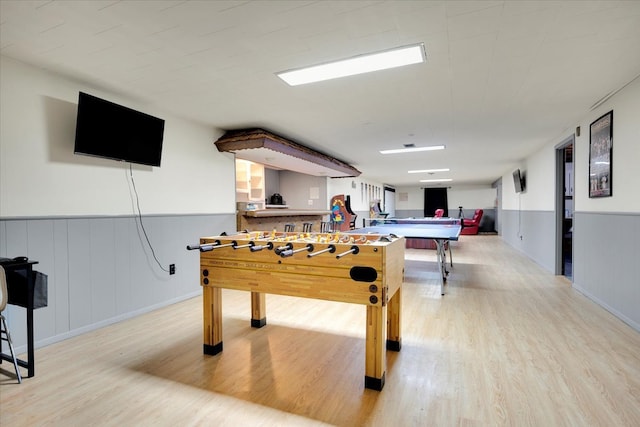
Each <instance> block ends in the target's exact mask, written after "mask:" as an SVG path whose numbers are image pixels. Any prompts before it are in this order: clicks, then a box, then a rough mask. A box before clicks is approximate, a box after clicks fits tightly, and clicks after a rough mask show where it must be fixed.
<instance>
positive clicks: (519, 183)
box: [513, 169, 524, 193]
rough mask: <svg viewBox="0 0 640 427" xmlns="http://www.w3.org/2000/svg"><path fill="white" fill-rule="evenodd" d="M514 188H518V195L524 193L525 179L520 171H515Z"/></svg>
mask: <svg viewBox="0 0 640 427" xmlns="http://www.w3.org/2000/svg"><path fill="white" fill-rule="evenodd" d="M513 186H514V187H515V188H516V193H522V192H523V191H524V177H523V176H522V174H521V173H520V169H516V170H514V171H513Z"/></svg>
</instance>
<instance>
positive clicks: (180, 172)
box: [0, 57, 235, 218]
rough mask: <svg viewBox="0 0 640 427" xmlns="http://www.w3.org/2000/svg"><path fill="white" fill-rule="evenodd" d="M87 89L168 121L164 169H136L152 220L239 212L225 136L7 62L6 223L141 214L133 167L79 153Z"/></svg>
mask: <svg viewBox="0 0 640 427" xmlns="http://www.w3.org/2000/svg"><path fill="white" fill-rule="evenodd" d="M79 91H85V92H88V93H91V94H94V95H96V96H98V97H101V98H105V99H108V100H110V101H113V102H116V103H119V104H123V105H125V106H127V107H130V108H133V109H137V110H141V111H143V112H145V113H148V114H151V115H154V116H157V117H160V118H163V119H165V133H164V142H163V153H162V164H161V167H159V168H152V167H147V166H138V165H135V166H134V167H133V176H134V179H135V182H136V187H137V189H138V193H139V195H140V203H141V208H142V211H143V213H144V214H166V213H179V214H184V213H224V212H233V211H234V209H235V206H234V200H235V189H234V181H233V176H234V161H233V156H230V155H227V154H221V153H219V152H218V151H217V149H216V148H215V146H214V144H213V142H214V141H215V139H217V137H218V136H219V135H221V134H222V131H221V130H217V129H212V128H208V127H205V126H202V125H199V124H195V123H190V122H187V121H185V120H182V119H179V118H177V117H174V116H171V115H170V114H167V113H166V112H163V111H160V110H157V109H155V108H154V107H153V106H149V105H144V104H142V103H140V102H137V101H135V100H133V99H129V98H126V97H124V96H121V95H116V94H113V93H108V92H105V91H104V90H100V89H97V88H93V87H88V86H86V85H84V84H80V83H78V82H74V81H71V80H68V79H65V78H63V77H61V76H57V75H54V74H51V73H46V72H45V71H43V70H40V69H37V68H34V67H31V66H28V65H26V64H23V63H20V62H17V61H14V60H12V59H10V58H6V57H0V94H1V97H0V112H1V114H0V218H8V217H37V216H76V215H128V214H133V213H134V211H133V205H132V199H131V194H130V189H129V185H130V183H129V179H128V173H129V170H128V163H123V162H116V161H113V160H106V159H98V158H93V157H87V156H79V155H74V154H73V147H74V138H75V123H76V113H77V103H78V92H79ZM224 182H227V183H228V185H220V183H224Z"/></svg>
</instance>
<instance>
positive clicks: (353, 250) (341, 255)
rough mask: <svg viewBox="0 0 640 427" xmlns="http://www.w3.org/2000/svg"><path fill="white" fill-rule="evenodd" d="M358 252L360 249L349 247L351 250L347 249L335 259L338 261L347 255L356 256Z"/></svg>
mask: <svg viewBox="0 0 640 427" xmlns="http://www.w3.org/2000/svg"><path fill="white" fill-rule="evenodd" d="M358 252H360V248H359V247H358V246H356V245H353V246H351V249H349V250H348V251H346V252H342V253H341V254H338V255H336V259H340V258H342V257H343V256H345V255H349V254H354V255H357V254H358Z"/></svg>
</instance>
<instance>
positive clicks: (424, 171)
mask: <svg viewBox="0 0 640 427" xmlns="http://www.w3.org/2000/svg"><path fill="white" fill-rule="evenodd" d="M449 170H450V169H449V168H446V169H422V170H418V171H408V172H407V173H435V172H449Z"/></svg>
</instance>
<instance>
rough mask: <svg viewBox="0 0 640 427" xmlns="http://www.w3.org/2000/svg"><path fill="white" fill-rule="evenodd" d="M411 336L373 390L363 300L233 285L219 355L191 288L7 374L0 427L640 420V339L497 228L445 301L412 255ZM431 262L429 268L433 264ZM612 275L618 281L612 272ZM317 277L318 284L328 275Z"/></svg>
mask: <svg viewBox="0 0 640 427" xmlns="http://www.w3.org/2000/svg"><path fill="white" fill-rule="evenodd" d="M406 258H407V261H406V270H405V284H404V288H403V292H404V294H403V310H404V311H403V318H402V322H403V323H402V333H403V342H402V344H403V346H402V350H401V351H400V352H399V353H394V352H388V353H387V355H388V369H387V377H386V385H385V387H384V390H383V391H382V392H376V391H372V390H368V389H365V388H364V333H365V330H364V324H365V309H364V307H362V306H358V305H350V304H342V303H333V302H323V301H316V300H308V299H299V298H293V297H281V296H271V295H269V296H267V322H268V324H267V326H266V327H265V328H262V329H253V328H251V327H250V324H249V316H250V299H249V294H247V293H243V292H239V291H223V311H224V351H223V352H222V353H221V354H220V355H218V356H205V355H203V354H202V307H201V299H200V298H194V299H192V300H188V301H185V302H182V303H179V304H175V305H172V306H170V307H167V308H164V309H161V310H157V311H155V312H153V313H149V314H146V315H143V316H140V317H137V318H135V319H132V320H128V321H125V322H122V323H119V324H116V325H112V326H109V327H106V328H103V329H100V330H98V331H94V332H91V333H87V334H85V335H82V336H79V337H76V338H73V339H69V340H67V341H64V342H60V343H57V344H54V345H50V346H48V347H45V348H42V349H38V350H37V351H36V361H37V363H36V376H35V377H34V378H28V379H25V380H24V382H23V384H22V385H18V384H17V383H16V381H15V378H14V377H12V376H11V375H10V373H11V365H10V364H9V363H7V362H4V363H3V364H2V369H1V372H0V425H1V426H3V427H4V426H40V425H53V426H88V425H99V426H102V425H107V426H116V425H117V426H151V425H153V426H200V425H202V426H209V425H211V426H244V425H250V426H289V425H295V426H299V425H301V426H305V425H323V424H325V425H339V426H360V425H363V426H426V425H430V426H431V425H432V426H459V425H464V426H495V425H512V426H525V425H533V426H607V427H609V426H639V425H640V334H639V333H638V332H636V331H634V330H633V329H631V328H630V327H629V326H627V325H625V324H624V323H623V322H621V321H620V320H618V319H617V318H615V317H614V316H612V315H611V314H610V313H608V312H607V311H605V310H603V309H602V308H600V307H598V306H596V305H595V304H594V303H592V302H591V301H590V300H588V299H587V298H585V297H584V296H582V295H580V294H579V293H577V292H575V291H573V290H572V289H571V285H570V283H569V282H568V281H567V280H565V279H564V278H562V277H555V276H553V275H551V274H549V273H547V272H545V271H544V270H542V269H541V268H540V267H539V266H537V265H536V264H534V263H532V262H531V261H529V260H528V259H526V258H525V257H523V256H522V255H521V254H519V253H518V252H516V251H514V250H513V249H512V248H510V247H509V246H507V245H505V244H504V243H503V242H502V240H501V239H500V238H499V237H497V236H463V239H462V240H461V241H460V242H458V244H457V245H456V247H455V249H454V268H453V271H452V273H451V276H450V279H449V281H448V286H447V288H448V289H447V292H448V294H447V295H446V296H444V297H441V296H440V295H439V285H438V284H437V275H436V272H435V264H434V260H435V257H434V252H433V251H430V250H418V249H411V250H407V253H406ZM424 261H427V262H424ZM612 280H615V278H612ZM318 286H322V283H318Z"/></svg>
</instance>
